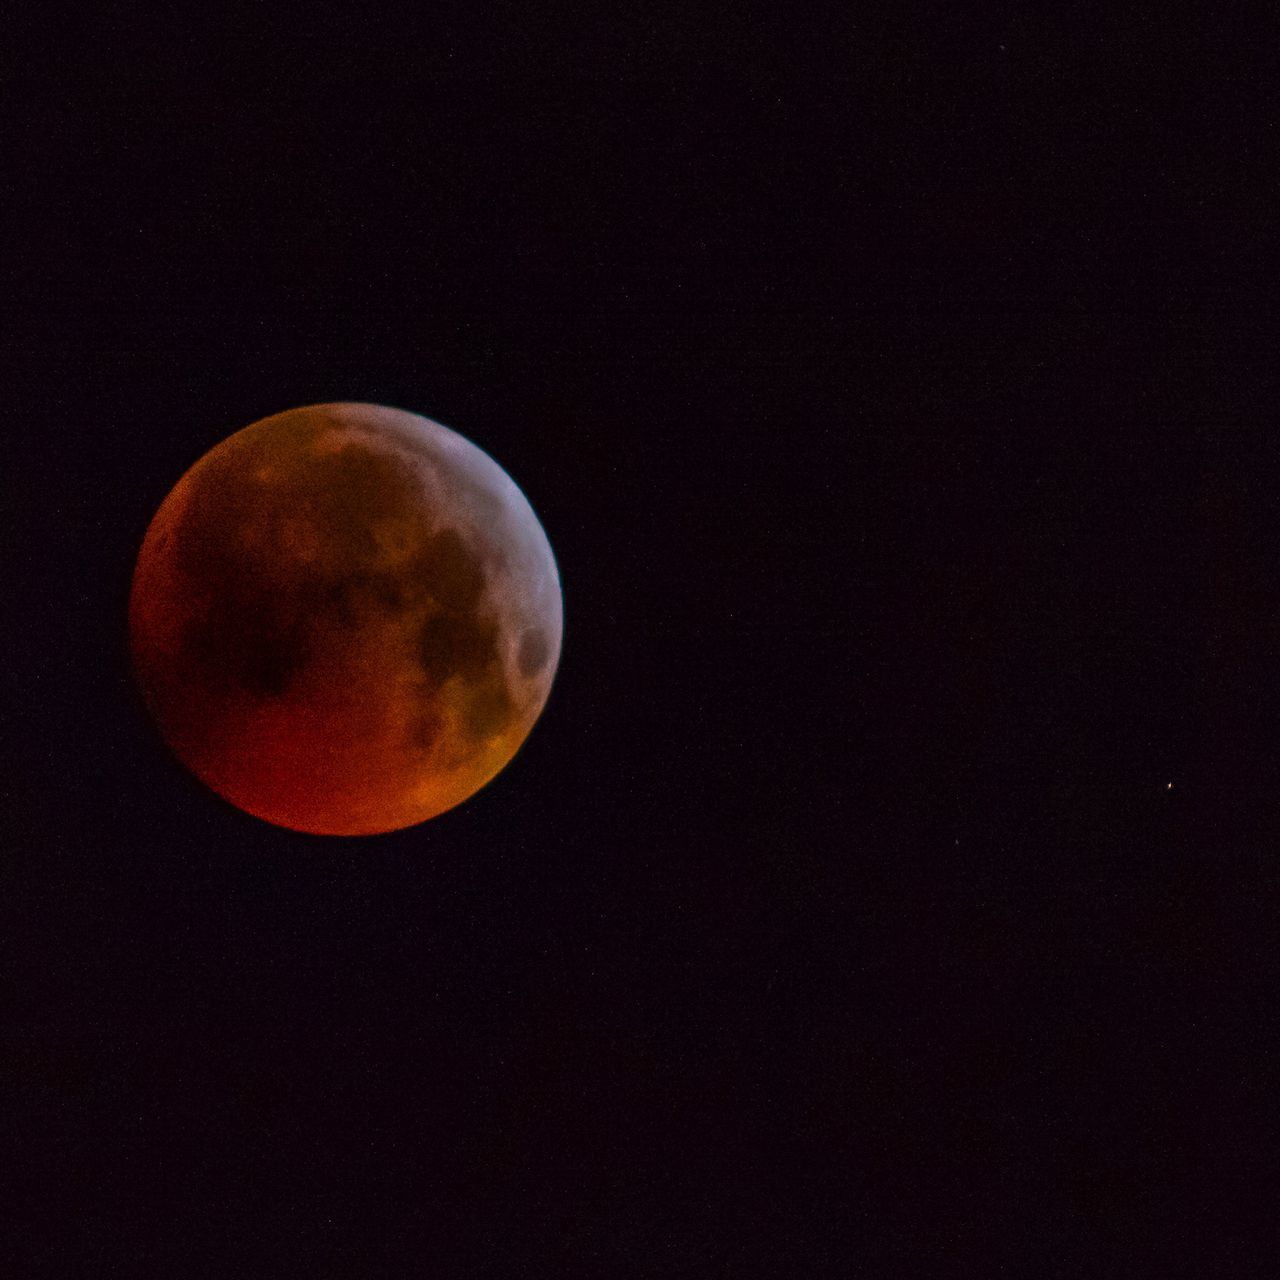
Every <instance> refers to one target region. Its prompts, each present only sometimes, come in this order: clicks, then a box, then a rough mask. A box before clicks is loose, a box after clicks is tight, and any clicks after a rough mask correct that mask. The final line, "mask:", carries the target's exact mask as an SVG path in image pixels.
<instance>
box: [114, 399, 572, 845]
mask: <svg viewBox="0 0 1280 1280" xmlns="http://www.w3.org/2000/svg"><path fill="white" fill-rule="evenodd" d="M561 632H562V610H561V599H560V580H559V575H558V573H557V570H556V563H555V559H554V557H553V556H552V553H551V547H550V545H549V544H548V542H547V538H546V534H545V533H544V532H543V530H542V526H541V525H540V524H539V523H538V518H537V517H536V516H535V515H534V513H533V510H532V508H531V507H530V506H529V503H528V501H527V500H526V499H525V497H524V495H523V494H522V493H521V492H520V490H519V489H518V488H517V487H516V485H515V484H514V483H513V482H512V480H511V478H510V477H509V476H508V475H507V473H506V472H505V471H503V469H502V468H501V467H500V466H498V464H497V463H496V462H494V461H493V459H492V458H490V457H489V456H488V454H486V453H484V452H483V451H482V450H480V449H478V448H477V447H476V446H475V445H473V444H471V443H470V442H469V441H468V440H465V439H464V438H463V437H462V436H460V435H458V434H457V433H456V432H454V431H451V430H449V428H448V427H444V426H441V425H440V424H439V423H438V422H433V421H431V420H430V419H428V418H423V417H419V416H418V415H416V414H412V413H406V412H404V411H403V410H399V409H388V408H384V407H382V406H380V405H372V404H354V403H334V404H317V405H310V406H308V407H306V408H301V409H291V410H289V411H288V412H287V413H279V414H275V415H274V416H272V417H269V418H263V419H261V420H260V421H258V422H255V423H253V424H251V425H250V426H247V427H245V428H244V430H242V431H238V432H236V433H235V434H234V435H232V436H230V437H228V438H227V439H226V440H224V441H223V442H222V443H221V444H219V445H217V446H216V447H215V448H213V449H211V450H210V451H209V452H208V453H206V454H205V455H204V456H203V457H202V458H200V459H199V460H198V461H197V462H196V463H195V465H194V466H193V467H192V468H191V469H190V470H189V471H188V472H187V473H186V474H185V475H184V476H183V477H182V478H181V479H180V480H179V481H178V483H177V485H176V486H175V487H174V489H173V491H172V492H171V493H170V494H169V496H168V497H167V498H166V499H165V500H164V502H163V503H162V504H161V506H160V509H159V510H158V511H157V512H156V514H155V517H154V518H153V519H152V521H151V524H150V526H149V528H148V529H147V533H146V536H145V538H144V539H143V542H142V548H141V550H140V551H139V553H138V561H137V565H136V567H135V569H134V575H133V584H132V588H131V591H130V596H129V640H130V649H131V653H132V658H133V667H134V672H135V674H136V676H137V680H138V684H139V687H140V688H141V691H142V694H143V698H144V699H145V701H146V704H147V706H148V708H149V709H150V711H151V714H152V716H153V717H154V719H155V721H156V724H157V726H158V727H159V730H160V733H161V735H162V736H163V738H164V739H165V741H166V742H167V743H168V744H169V746H170V747H171V748H172V749H173V751H174V752H175V753H176V755H177V756H178V758H179V759H180V760H181V761H182V762H183V763H184V764H185V765H186V766H187V767H188V768H189V769H190V770H191V771H192V772H193V773H194V774H195V775H196V776H197V777H198V778H200V779H201V780H202V781H203V782H204V783H205V784H207V785H208V786H209V787H210V788H212V789H213V790H214V791H215V792H217V793H218V794H219V795H220V796H222V797H223V798H224V799H226V800H228V801H230V802H231V803H232V804H234V805H236V806H237V807H238V808H240V809H243V810H245V811H246V812H248V813H251V814H254V815H256V816H257V817H259V818H263V819H265V820H266V821H267V822H271V823H275V824H276V825H278V826H281V827H287V828H290V829H292V830H295V831H305V832H311V833H315V834H320V835H370V834H374V833H377V832H384V831H394V830H398V829H400V828H403V827H408V826H413V825H414V824H415V823H419V822H423V821H425V820H426V819H428V818H432V817H434V816H435V815H437V814H440V813H443V812H444V811H445V810H446V809H451V808H453V806H454V805H457V804H459V803H461V802H462V801H463V800H465V799H466V798H467V797H468V796H470V795H472V794H474V793H475V792H476V791H477V790H479V789H480V788H481V787H483V786H484V785H485V784H486V783H487V782H489V781H490V780H491V779H492V778H493V777H494V776H495V775H496V774H498V773H499V772H500V771H501V770H502V769H503V768H504V767H505V766H506V764H507V763H508V761H510V760H511V758H512V757H513V756H514V755H515V754H516V752H517V750H518V749H519V748H520V745H521V744H522V743H523V742H524V740H525V738H526V737H527V736H528V734H529V731H530V730H531V729H532V728H533V724H534V722H535V721H536V720H537V718H538V716H539V715H540V714H541V712H542V709H543V707H544V706H545V704H546V701H547V696H548V694H549V693H550V690H551V682H552V679H553V677H554V675H555V671H556V666H557V664H558V662H559V658H560V641H561Z"/></svg>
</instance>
